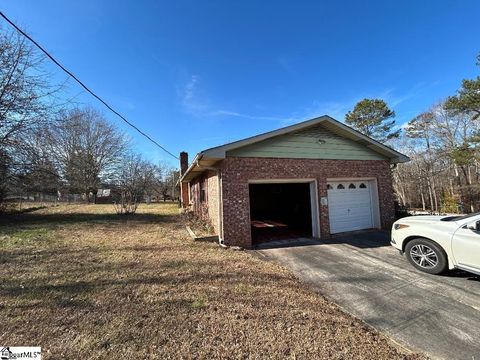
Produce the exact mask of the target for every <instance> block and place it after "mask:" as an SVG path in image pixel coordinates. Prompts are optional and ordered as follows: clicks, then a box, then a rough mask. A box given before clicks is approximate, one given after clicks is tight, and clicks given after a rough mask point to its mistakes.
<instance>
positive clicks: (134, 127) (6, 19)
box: [0, 11, 178, 160]
mask: <svg viewBox="0 0 480 360" xmlns="http://www.w3.org/2000/svg"><path fill="white" fill-rule="evenodd" d="M0 16H1V17H2V18H4V19H5V21H6V22H8V23H9V24H10V25H11V26H13V27H14V28H15V30H17V31H18V32H19V33H20V34H22V35H23V36H25V37H26V38H27V39H28V40H30V41H31V42H32V43H33V44H34V45H35V46H36V47H37V48H39V49H40V51H42V52H43V53H44V54H45V55H46V56H47V57H48V58H49V59H50V60H52V61H53V62H54V63H55V64H56V65H57V66H58V67H59V68H60V69H62V70H63V71H64V72H65V73H67V75H68V76H70V77H71V78H73V79H74V80H75V81H76V82H77V83H78V84H79V85H80V86H81V87H83V88H84V89H85V90H86V91H87V92H88V93H90V94H91V95H92V96H93V97H94V98H96V99H97V100H98V101H100V102H101V103H102V104H103V105H105V106H106V107H107V108H108V109H109V110H110V111H111V112H113V113H114V114H115V115H117V116H118V117H119V118H120V119H122V120H123V121H124V122H125V123H127V124H128V125H129V126H130V127H132V128H133V129H135V130H136V131H137V132H139V133H140V134H141V135H143V136H144V137H146V138H147V139H148V140H150V141H151V142H152V143H154V144H155V145H157V146H158V147H159V148H160V149H162V150H163V151H165V152H166V153H167V154H169V155H170V156H173V157H174V158H175V159H177V160H178V157H177V156H175V155H174V154H173V153H171V152H170V151H168V150H167V149H166V148H165V147H163V146H162V145H160V144H159V143H158V142H156V141H155V140H153V139H152V138H151V137H150V136H149V135H148V134H146V133H145V132H143V131H142V130H140V129H139V128H138V127H137V126H136V125H134V124H133V123H131V122H130V121H129V120H128V119H127V118H125V117H124V116H123V115H122V114H120V113H119V112H118V111H116V110H115V109H113V108H112V107H111V106H110V105H108V103H107V102H106V101H104V100H103V99H102V98H101V97H100V96H98V95H97V94H95V93H94V92H93V91H92V90H90V89H89V88H88V87H87V86H86V85H85V84H84V83H83V82H81V81H80V80H79V79H78V78H77V77H76V76H75V75H74V74H72V72H70V71H69V70H68V69H66V68H65V67H64V66H63V65H62V64H61V63H59V62H58V61H57V60H56V59H55V58H54V57H53V56H52V55H50V54H49V53H48V51H47V50H45V49H44V48H43V47H42V46H41V45H40V44H39V43H37V42H36V41H35V40H34V39H32V38H31V37H30V36H29V35H28V34H27V33H25V32H24V31H23V30H22V29H20V28H19V27H18V26H17V25H16V24H15V23H14V22H13V21H11V20H10V19H9V18H8V17H7V16H6V15H5V14H4V13H3V12H2V11H0Z"/></svg>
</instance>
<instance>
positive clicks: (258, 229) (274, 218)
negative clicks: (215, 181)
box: [249, 183, 313, 245]
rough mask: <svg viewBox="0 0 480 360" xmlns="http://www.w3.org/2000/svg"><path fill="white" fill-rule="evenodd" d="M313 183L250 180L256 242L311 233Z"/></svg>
mask: <svg viewBox="0 0 480 360" xmlns="http://www.w3.org/2000/svg"><path fill="white" fill-rule="evenodd" d="M312 185H313V184H310V183H275V184H250V185H249V192H250V220H251V233H252V242H253V244H254V245H257V244H262V243H265V242H269V241H273V240H285V239H294V238H299V237H311V236H313V234H312V196H311V188H312Z"/></svg>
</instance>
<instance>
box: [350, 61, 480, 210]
mask: <svg viewBox="0 0 480 360" xmlns="http://www.w3.org/2000/svg"><path fill="white" fill-rule="evenodd" d="M477 65H478V66H480V55H478V57H477ZM394 117H395V112H394V111H393V110H391V109H389V108H388V105H387V104H386V102H385V101H384V100H382V99H364V100H362V101H360V102H358V103H357V104H356V105H355V108H354V109H353V110H352V111H350V112H348V113H347V115H346V117H345V122H346V123H347V124H349V125H350V126H352V127H354V128H356V129H357V130H359V131H361V132H362V133H364V134H366V135H368V136H370V137H373V138H374V139H376V140H378V141H380V142H383V143H385V144H386V145H388V146H391V147H393V148H395V149H396V150H398V151H400V152H402V153H404V154H406V155H407V156H409V157H410V159H411V161H409V162H407V163H404V164H398V165H397V166H395V167H394V168H392V174H393V186H394V190H395V193H396V197H397V202H398V205H399V206H400V207H402V208H410V209H422V210H424V211H429V212H432V213H471V212H476V211H480V76H477V77H476V78H474V79H465V80H463V81H462V84H461V86H460V89H459V90H458V91H457V93H456V94H455V95H452V96H449V97H447V98H446V99H444V100H443V101H440V102H438V103H437V104H433V105H432V106H431V108H430V109H427V110H426V111H424V112H421V113H419V114H418V115H417V116H415V117H414V118H413V119H411V120H410V121H409V122H408V123H407V124H404V126H403V129H402V128H399V127H398V126H397V125H396V124H395V120H394Z"/></svg>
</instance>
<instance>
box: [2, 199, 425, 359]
mask: <svg viewBox="0 0 480 360" xmlns="http://www.w3.org/2000/svg"><path fill="white" fill-rule="evenodd" d="M177 213H178V209H177V208H176V206H175V205H172V204H166V205H164V204H159V205H150V206H146V205H143V206H141V207H140V208H139V210H138V213H137V214H136V215H133V216H118V215H115V214H114V209H113V208H112V206H111V205H70V206H66V205H62V206H59V207H54V208H48V209H42V210H38V211H34V212H31V213H25V214H20V215H15V216H10V217H3V218H1V219H0V278H1V279H2V280H1V288H0V315H1V319H2V320H1V323H2V327H1V332H0V344H2V345H12V346H13V345H40V346H42V349H43V355H44V358H45V359H60V358H68V359H80V358H82V359H87V358H88V359H104V358H112V359H117V358H121V359H139V358H141V359H143V358H162V359H164V358H172V359H173V358H175V359H177V358H205V359H207V358H220V357H221V358H279V359H284V358H304V359H311V358H324V359H327V358H328V359H351V358H356V359H361V358H365V359H367V358H368V359H372V358H376V359H378V358H382V359H387V358H388V359H406V358H418V357H417V356H414V355H410V356H409V355H406V354H405V353H404V352H402V351H401V350H399V349H398V348H396V347H395V346H393V344H392V343H390V342H389V341H388V340H387V339H386V338H385V337H383V336H382V335H380V334H379V333H377V332H376V331H374V330H372V329H370V328H368V327H366V326H364V325H363V324H362V323H361V322H359V321H357V320H355V319H353V318H352V317H350V316H348V315H346V314H344V313H343V312H342V311H340V310H339V309H338V307H337V306H335V305H334V304H332V303H330V302H328V301H326V300H325V299H323V298H322V297H321V296H319V295H317V294H315V293H314V292H312V291H311V290H310V289H309V288H308V287H307V286H305V285H304V284H302V283H300V282H299V281H298V280H297V279H295V278H294V277H293V276H292V275H291V274H290V273H289V272H288V271H287V270H285V269H283V268H281V267H279V266H277V265H275V264H272V263H267V262H263V261H262V260H260V259H257V258H256V257H254V256H252V255H251V254H250V253H248V252H239V251H232V250H223V249H221V248H219V247H217V246H216V245H215V244H206V243H194V242H192V241H190V240H189V237H188V235H187V233H186V231H185V228H184V224H182V222H181V221H180V216H179V215H177Z"/></svg>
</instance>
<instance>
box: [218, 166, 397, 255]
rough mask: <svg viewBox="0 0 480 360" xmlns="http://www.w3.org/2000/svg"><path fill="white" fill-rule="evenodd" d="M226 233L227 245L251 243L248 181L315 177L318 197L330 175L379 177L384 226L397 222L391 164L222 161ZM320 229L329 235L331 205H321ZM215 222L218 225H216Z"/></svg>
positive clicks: (325, 187)
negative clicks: (329, 208)
mask: <svg viewBox="0 0 480 360" xmlns="http://www.w3.org/2000/svg"><path fill="white" fill-rule="evenodd" d="M221 170H222V188H223V235H224V241H225V244H227V245H238V246H242V247H245V248H250V247H251V246H252V240H251V235H250V204H249V195H248V180H255V179H257V180H260V179H316V180H317V184H318V196H319V198H320V197H323V196H327V181H326V179H327V178H342V177H343V178H345V177H373V178H376V179H377V186H378V197H379V206H380V219H381V224H382V227H383V228H389V227H390V226H391V224H392V222H393V221H394V216H395V211H394V205H393V188H392V178H391V173H390V167H389V163H388V161H384V160H314V159H277V158H275V159H273V158H272V159H271V158H241V157H227V158H226V159H225V160H224V161H223V162H222V164H221ZM319 208H320V231H321V236H322V237H324V238H325V237H329V236H330V230H329V218H328V206H320V205H319ZM215 225H216V224H215Z"/></svg>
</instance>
